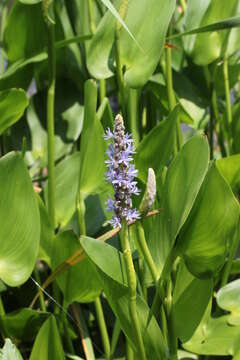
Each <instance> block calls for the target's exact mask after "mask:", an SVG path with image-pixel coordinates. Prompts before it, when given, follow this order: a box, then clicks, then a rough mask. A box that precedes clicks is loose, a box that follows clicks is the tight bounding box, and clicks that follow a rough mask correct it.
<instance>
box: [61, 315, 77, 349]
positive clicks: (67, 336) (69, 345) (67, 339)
mask: <svg viewBox="0 0 240 360" xmlns="http://www.w3.org/2000/svg"><path fill="white" fill-rule="evenodd" d="M61 316H62V322H63V327H64V334H65V336H64V340H65V342H66V347H67V349H68V351H69V352H70V354H74V353H75V351H74V347H73V343H72V339H71V336H70V333H69V330H68V322H67V317H66V314H65V313H64V312H63V311H62V314H61Z"/></svg>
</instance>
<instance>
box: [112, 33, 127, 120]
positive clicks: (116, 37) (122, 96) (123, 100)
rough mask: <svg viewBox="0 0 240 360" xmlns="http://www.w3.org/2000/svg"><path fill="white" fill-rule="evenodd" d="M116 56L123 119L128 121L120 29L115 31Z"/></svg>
mask: <svg viewBox="0 0 240 360" xmlns="http://www.w3.org/2000/svg"><path fill="white" fill-rule="evenodd" d="M115 55H116V75H117V83H118V89H119V100H120V105H121V109H122V115H123V118H125V119H126V110H125V95H124V82H123V74H122V62H121V55H120V34H119V29H118V28H116V30H115Z"/></svg>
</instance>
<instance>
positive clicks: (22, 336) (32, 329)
mask: <svg viewBox="0 0 240 360" xmlns="http://www.w3.org/2000/svg"><path fill="white" fill-rule="evenodd" d="M48 316H49V314H48V313H47V312H42V311H37V310H32V309H28V308H25V309H24V308H23V309H20V310H17V311H14V312H11V313H8V314H5V315H4V316H2V318H1V322H2V324H3V327H4V330H5V331H6V333H7V336H9V337H12V338H15V339H19V340H22V341H32V340H34V338H35V336H36V334H37V332H38V330H39V328H40V327H41V325H42V324H43V322H44V321H45V320H46V319H47V318H48Z"/></svg>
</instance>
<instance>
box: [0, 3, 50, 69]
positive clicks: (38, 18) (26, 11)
mask: <svg viewBox="0 0 240 360" xmlns="http://www.w3.org/2000/svg"><path fill="white" fill-rule="evenodd" d="M23 24H24V25H23ZM3 40H4V46H5V51H6V53H7V57H8V61H9V62H15V61H17V60H23V59H28V58H31V57H32V56H34V55H37V54H39V53H41V52H42V51H43V50H45V48H46V46H47V31H46V26H45V24H44V20H43V16H42V7H41V4H36V5H32V6H28V5H24V4H21V3H20V2H18V1H16V2H15V3H14V5H13V7H12V8H11V11H10V13H9V15H8V18H7V22H6V26H5V30H4V39H3Z"/></svg>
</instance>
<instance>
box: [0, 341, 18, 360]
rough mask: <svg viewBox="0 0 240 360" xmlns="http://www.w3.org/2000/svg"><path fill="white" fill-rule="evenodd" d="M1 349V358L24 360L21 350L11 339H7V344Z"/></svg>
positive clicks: (1, 359) (4, 359) (3, 359)
mask: <svg viewBox="0 0 240 360" xmlns="http://www.w3.org/2000/svg"><path fill="white" fill-rule="evenodd" d="M0 351H1V352H0V360H23V358H22V355H21V354H20V352H19V350H18V349H17V348H16V346H15V345H14V344H13V343H12V342H11V340H10V339H6V340H5V344H4V346H3V348H2V349H1V350H0Z"/></svg>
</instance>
